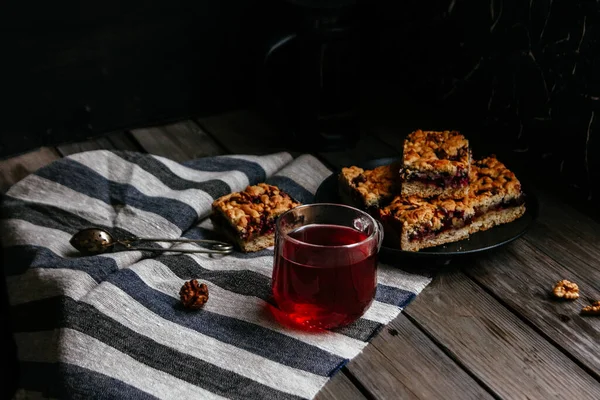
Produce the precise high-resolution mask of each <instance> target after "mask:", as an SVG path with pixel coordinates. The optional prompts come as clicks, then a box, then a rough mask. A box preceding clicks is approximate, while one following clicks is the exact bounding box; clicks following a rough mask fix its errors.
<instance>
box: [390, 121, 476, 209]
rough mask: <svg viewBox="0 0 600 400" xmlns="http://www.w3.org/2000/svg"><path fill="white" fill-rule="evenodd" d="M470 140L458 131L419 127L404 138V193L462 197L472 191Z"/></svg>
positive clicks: (442, 197) (446, 197) (447, 197)
mask: <svg viewBox="0 0 600 400" xmlns="http://www.w3.org/2000/svg"><path fill="white" fill-rule="evenodd" d="M470 165H471V152H470V150H469V141H468V140H467V139H465V137H464V136H463V135H461V134H460V133H458V132H456V131H443V132H432V131H422V130H418V131H415V132H413V133H411V134H410V135H408V137H407V138H406V140H405V141H404V156H403V159H402V169H401V171H400V176H401V179H402V195H403V196H418V197H421V198H430V197H434V196H437V197H439V198H441V199H460V198H463V197H465V196H466V195H467V193H468V191H469V170H470Z"/></svg>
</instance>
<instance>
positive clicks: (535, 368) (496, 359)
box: [404, 271, 600, 400]
mask: <svg viewBox="0 0 600 400" xmlns="http://www.w3.org/2000/svg"><path fill="white" fill-rule="evenodd" d="M404 312H405V313H406V315H407V316H408V317H409V318H410V319H411V320H413V322H415V323H417V324H418V325H419V326H420V327H422V329H424V330H425V331H426V332H428V334H429V335H430V336H431V337H432V339H433V340H434V341H436V342H437V343H438V345H440V346H442V347H443V348H444V349H446V351H447V352H448V354H450V356H451V357H452V358H453V359H454V360H456V361H457V362H459V363H460V364H461V365H463V366H464V367H465V368H466V369H468V370H469V371H470V372H471V374H472V375H473V376H475V377H476V378H477V379H478V381H479V382H481V383H482V384H483V385H485V386H486V387H487V388H488V389H490V390H492V391H493V393H494V394H495V395H496V396H498V397H501V398H511V399H513V398H535V399H552V398H556V399H558V398H562V397H563V393H577V396H578V398H580V399H590V400H591V399H598V398H600V383H599V382H598V381H596V380H595V379H594V378H593V377H592V376H591V375H589V374H588V373H587V372H585V371H584V370H583V369H582V368H580V367H579V366H578V365H577V364H576V363H574V362H573V361H571V360H570V359H569V358H568V357H567V356H566V355H564V354H563V353H562V352H561V351H560V350H559V349H557V348H556V347H554V346H553V345H552V344H550V343H549V342H548V341H547V340H546V339H544V338H543V337H541V336H540V335H539V334H537V333H536V332H535V331H534V330H533V328H531V327H529V326H528V325H526V324H524V323H523V321H521V320H520V319H519V318H518V317H516V316H515V315H513V314H512V313H511V312H510V311H509V310H508V309H506V308H505V307H504V306H503V305H501V304H500V303H499V302H497V301H496V300H494V299H493V298H492V297H491V296H490V295H489V294H487V293H485V292H484V290H483V289H482V288H480V287H479V286H478V285H477V284H475V283H474V282H473V281H471V280H470V279H468V278H467V277H466V276H465V275H464V274H462V273H461V272H458V271H447V272H445V273H440V275H439V276H438V277H437V278H436V279H435V280H434V282H433V283H432V284H431V285H430V286H429V287H427V288H426V289H425V290H424V291H423V292H422V293H421V294H420V295H419V296H418V297H417V298H416V300H415V301H414V302H413V303H411V304H410V305H409V306H408V307H407V308H406V310H405V311H404Z"/></svg>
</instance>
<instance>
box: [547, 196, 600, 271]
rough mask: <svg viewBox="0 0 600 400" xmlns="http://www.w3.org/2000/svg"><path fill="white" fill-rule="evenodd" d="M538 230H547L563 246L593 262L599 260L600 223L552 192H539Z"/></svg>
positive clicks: (581, 257) (588, 261)
mask: <svg viewBox="0 0 600 400" xmlns="http://www.w3.org/2000/svg"><path fill="white" fill-rule="evenodd" d="M537 193H538V197H539V200H540V210H541V212H540V216H539V223H538V225H540V227H539V229H545V230H548V231H549V232H551V233H552V236H553V237H555V238H556V241H557V242H559V245H560V246H561V248H562V249H563V250H565V251H568V252H569V253H571V254H573V255H574V256H576V257H578V258H580V259H581V260H582V261H585V262H587V263H589V264H591V265H594V266H598V260H600V224H599V223H597V222H596V221H594V220H593V219H591V218H589V217H587V216H586V215H584V214H582V213H581V212H579V211H577V210H575V209H574V208H572V207H570V206H568V205H566V204H564V203H563V202H561V201H559V200H557V199H556V198H555V197H553V196H552V195H551V194H548V193H547V192H544V191H538V192H537Z"/></svg>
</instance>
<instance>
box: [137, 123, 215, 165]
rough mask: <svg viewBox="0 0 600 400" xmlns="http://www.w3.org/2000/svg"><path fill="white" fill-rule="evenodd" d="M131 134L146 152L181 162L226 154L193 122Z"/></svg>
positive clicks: (152, 128)
mask: <svg viewBox="0 0 600 400" xmlns="http://www.w3.org/2000/svg"><path fill="white" fill-rule="evenodd" d="M131 134H132V135H133V137H134V138H135V139H136V140H137V141H138V143H139V144H140V146H141V147H142V148H143V149H144V150H145V151H146V152H148V153H150V154H155V155H158V156H162V157H166V158H169V159H171V160H174V161H179V162H181V161H187V160H192V159H194V158H200V157H207V156H214V155H218V154H223V152H224V150H223V148H222V147H221V146H219V144H217V143H216V142H215V141H214V140H213V139H212V138H211V137H210V136H209V135H207V134H206V132H205V131H204V130H203V129H202V128H201V127H199V126H198V125H197V124H196V123H194V121H192V120H186V121H181V122H177V123H174V124H170V125H164V126H156V127H151V128H140V129H135V130H132V131H131Z"/></svg>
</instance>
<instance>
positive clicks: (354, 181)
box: [352, 174, 367, 186]
mask: <svg viewBox="0 0 600 400" xmlns="http://www.w3.org/2000/svg"><path fill="white" fill-rule="evenodd" d="M366 181H367V178H366V177H365V176H364V175H363V174H360V175H358V176H357V177H356V178H354V179H352V184H353V185H354V186H356V185H358V184H359V183H364V182H366Z"/></svg>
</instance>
